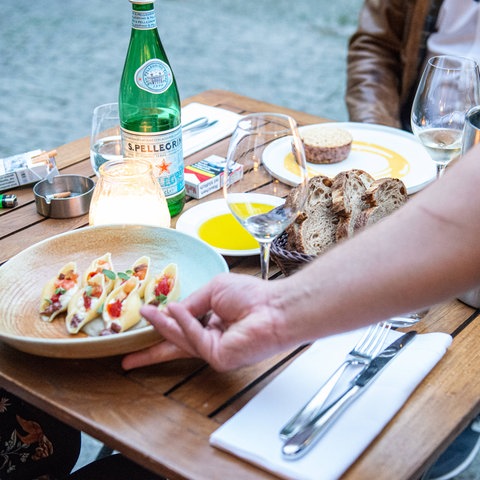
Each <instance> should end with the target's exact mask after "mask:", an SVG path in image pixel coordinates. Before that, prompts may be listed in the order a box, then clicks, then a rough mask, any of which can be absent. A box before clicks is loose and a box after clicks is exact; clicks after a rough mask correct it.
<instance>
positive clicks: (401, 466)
mask: <svg viewBox="0 0 480 480" xmlns="http://www.w3.org/2000/svg"><path fill="white" fill-rule="evenodd" d="M190 101H196V102H201V103H205V104H209V105H213V106H218V107H222V108H225V109H228V110H232V111H234V112H237V113H241V114H243V113H250V112H255V111H280V112H284V113H289V114H291V115H293V116H294V117H296V118H297V120H298V122H299V123H300V124H309V123H318V122H319V121H322V119H320V118H318V117H315V116H313V115H308V114H304V113H300V112H296V111H292V110H288V109H285V108H280V107H278V106H275V105H271V104H266V103H263V102H259V101H256V100H253V99H251V98H246V97H242V96H240V95H236V94H233V93H230V92H224V91H208V92H204V93H202V94H200V95H197V96H195V97H192V98H190V99H189V100H188V101H187V102H186V103H188V102H190ZM227 144H228V139H225V140H223V141H220V142H218V143H216V144H215V145H212V146H210V147H208V148H206V149H205V150H203V151H201V152H198V153H196V154H194V155H192V156H190V157H188V158H187V159H186V161H187V163H193V162H194V161H197V160H199V159H201V158H204V157H205V156H207V155H209V154H212V153H216V154H220V155H225V154H226V149H227ZM57 161H58V164H59V167H60V168H61V172H62V173H64V174H66V173H78V174H83V175H87V176H92V177H93V172H92V169H91V167H90V161H89V144H88V139H87V138H84V139H80V140H77V141H74V142H72V143H69V144H67V145H64V146H61V147H59V148H58V156H57ZM11 193H15V194H16V195H17V197H18V199H19V206H18V207H17V208H15V209H14V210H0V225H1V229H0V242H1V243H0V262H2V263H3V262H5V261H7V260H8V259H9V258H10V257H12V256H13V255H15V254H16V253H18V252H20V251H21V250H23V249H25V248H26V247H28V246H30V245H31V244H33V243H35V242H37V241H40V240H42V239H45V238H48V237H51V236H53V235H56V234H59V233H62V232H65V231H68V230H72V229H75V228H79V227H83V226H86V225H87V223H88V219H87V216H83V217H78V218H73V219H68V220H55V219H45V218H43V217H41V216H40V215H38V214H37V213H36V209H35V204H34V200H33V194H32V190H31V188H23V189H18V190H17V191H13V192H11ZM220 196H221V193H220V192H216V193H214V194H212V195H210V196H208V197H207V199H208V200H211V199H212V198H216V197H220ZM197 203H198V201H197V200H190V201H189V202H188V204H187V206H186V208H190V207H192V206H194V205H196V204H197ZM227 262H228V264H229V267H230V269H231V271H233V272H243V273H248V274H252V275H259V262H258V258H257V257H240V258H233V257H231V258H227ZM271 274H272V275H273V276H275V275H278V274H279V271H278V269H277V270H276V269H275V267H273V266H272V270H271ZM478 313H479V311H478V310H474V309H472V308H470V307H467V306H466V305H464V304H462V303H460V302H458V301H456V300H454V301H451V302H446V303H445V304H442V305H438V306H436V307H434V308H432V310H431V311H430V313H429V315H428V316H427V317H426V318H425V320H423V321H422V322H421V323H420V324H418V325H417V330H419V331H420V332H432V331H441V332H447V333H450V334H452V335H453V336H454V340H453V344H452V346H451V348H450V349H449V351H448V352H447V354H446V355H445V357H444V358H443V359H442V360H441V362H440V363H439V364H438V365H437V366H436V367H435V368H434V370H433V371H432V372H431V373H430V374H429V375H428V376H427V377H426V379H425V380H424V381H423V382H422V383H421V385H420V386H419V387H418V388H417V390H416V391H415V392H414V394H413V395H412V396H411V398H410V399H409V400H408V401H407V403H406V404H405V405H404V407H403V408H402V409H401V410H400V411H399V413H398V414H397V415H396V416H395V417H394V418H393V420H392V421H391V422H390V423H389V424H388V425H387V427H386V428H385V429H384V431H383V432H382V434H381V435H380V436H379V437H378V438H377V439H376V440H375V441H374V442H373V443H372V444H371V445H370V447H369V448H368V449H367V450H366V451H365V452H364V454H363V455H362V456H361V457H360V458H359V459H358V461H357V462H355V464H354V465H353V466H352V467H351V468H350V469H349V470H348V471H347V472H346V474H345V475H344V478H346V479H356V480H358V479H367V478H368V479H370V478H377V479H406V478H418V476H419V474H420V473H421V472H422V471H423V470H424V469H425V468H426V467H428V466H429V465H430V464H431V463H433V461H434V460H435V459H436V458H437V456H438V455H439V454H440V453H441V452H442V450H444V449H445V447H446V446H447V445H448V444H449V443H450V442H451V441H452V440H453V439H454V438H455V436H456V435H457V434H458V433H460V432H461V431H462V429H463V428H464V427H465V426H466V425H467V424H468V423H469V421H470V420H471V419H472V418H474V417H475V416H476V415H477V414H478V413H479V412H480V403H479V400H480V382H479V381H478V379H479V378H480V353H479V351H480V349H479V348H478V345H480V322H479V320H478ZM296 354H298V352H287V353H284V354H281V355H277V356H276V357H274V358H271V359H269V360H265V361H263V362H261V363H259V364H256V365H253V366H251V367H248V368H243V369H241V370H239V371H236V372H232V373H227V374H225V373H223V374H219V373H216V372H214V371H212V369H210V368H209V367H208V366H206V365H204V363H202V362H201V361H198V360H188V361H187V360H185V361H177V362H171V363H169V364H164V365H155V366H151V367H147V368H142V369H138V370H136V371H132V372H129V373H125V372H123V371H122V369H121V368H120V357H113V358H101V359H95V360H59V359H51V358H43V357H35V356H33V355H29V354H26V353H22V352H19V351H17V350H15V349H13V348H11V347H9V346H7V345H5V344H3V343H0V385H1V386H3V387H5V388H6V389H8V390H10V391H11V392H13V393H15V394H17V395H18V396H20V397H22V398H23V399H25V400H27V401H29V402H31V403H33V404H34V405H36V406H38V407H40V408H42V409H44V410H45V411H47V412H48V413H50V414H52V415H54V416H56V417H58V418H59V419H61V420H63V421H65V422H66V423H68V424H70V425H72V426H73V427H76V428H78V429H81V430H83V431H85V432H86V433H88V434H89V435H91V436H93V437H96V438H98V439H99V440H101V441H102V442H104V443H105V444H107V445H108V446H110V447H112V448H114V449H117V450H119V451H121V452H123V453H124V454H125V455H126V456H127V457H129V458H131V459H133V460H134V461H136V462H138V463H140V464H142V465H144V466H145V467H147V468H150V469H151V470H153V471H155V472H157V473H159V474H163V475H167V476H168V477H169V478H172V479H174V478H189V479H205V480H212V479H226V478H235V479H253V478H255V479H261V478H265V479H266V478H273V476H272V475H270V474H269V473H267V472H264V471H262V470H260V469H258V468H256V467H255V466H253V465H250V464H248V463H245V462H243V461H241V460H239V459H237V458H236V457H234V456H232V455H229V454H227V453H224V452H222V451H220V450H218V449H215V448H212V447H210V446H209V443H208V438H209V435H210V434H211V433H212V432H213V431H214V430H215V429H216V428H218V426H219V425H220V424H222V423H223V422H224V421H226V420H227V419H228V418H230V417H231V416H232V415H233V414H234V413H235V412H237V411H238V409H239V408H241V407H242V406H243V405H244V404H245V403H246V402H247V401H248V400H249V399H251V398H252V397H253V396H254V395H255V394H256V393H257V392H258V391H259V390H260V389H261V388H262V387H263V386H265V385H266V384H267V383H268V382H269V381H271V379H272V378H273V377H275V375H277V374H278V373H279V372H281V371H282V370H283V369H284V368H285V366H286V365H288V363H289V361H290V360H291V359H292V358H294V357H295V355H296Z"/></svg>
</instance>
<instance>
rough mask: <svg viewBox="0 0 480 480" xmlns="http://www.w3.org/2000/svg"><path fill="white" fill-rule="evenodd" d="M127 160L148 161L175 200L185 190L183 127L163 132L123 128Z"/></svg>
mask: <svg viewBox="0 0 480 480" xmlns="http://www.w3.org/2000/svg"><path fill="white" fill-rule="evenodd" d="M122 137H123V148H124V152H125V156H126V157H133V158H146V159H147V160H150V161H151V162H152V164H153V168H154V174H155V176H157V177H158V180H159V182H160V185H161V187H162V189H163V193H164V194H165V196H166V197H167V198H168V197H172V196H174V195H176V194H177V193H180V192H181V191H182V190H183V189H184V188H185V180H184V175H183V149H182V129H181V127H180V126H179V127H177V128H174V129H173V130H167V131H164V132H161V133H141V132H132V131H130V130H125V129H124V128H122Z"/></svg>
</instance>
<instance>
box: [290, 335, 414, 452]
mask: <svg viewBox="0 0 480 480" xmlns="http://www.w3.org/2000/svg"><path fill="white" fill-rule="evenodd" d="M416 334H417V332H415V331H412V332H408V333H405V334H404V335H402V336H401V337H400V338H398V339H397V340H395V341H394V342H393V343H392V344H390V345H389V346H388V347H387V348H385V349H384V350H383V351H382V352H381V353H380V354H379V355H378V356H376V357H375V358H374V359H373V360H372V361H371V362H370V364H369V366H368V367H367V368H366V369H364V370H363V371H362V372H360V373H359V374H358V375H357V376H356V377H355V378H354V379H353V380H352V382H351V384H350V387H349V388H348V389H347V390H346V391H345V393H343V394H342V395H341V396H340V397H339V398H338V399H336V400H335V401H334V402H333V403H331V404H330V405H328V406H327V407H326V408H324V409H323V410H322V411H320V412H319V413H318V414H317V415H315V416H314V417H313V419H312V420H311V421H310V422H308V423H307V424H306V425H305V427H303V428H302V429H301V430H300V431H299V432H298V433H296V434H295V435H293V436H292V437H291V438H289V439H288V440H287V441H286V442H285V443H284V444H283V447H282V453H283V456H284V458H285V459H288V460H295V459H297V458H300V457H301V456H303V455H304V454H305V453H307V452H308V450H309V449H310V447H312V445H314V444H315V442H316V441H317V440H318V439H319V438H321V436H322V435H323V434H324V433H325V432H326V431H327V430H328V428H329V427H330V426H331V425H332V424H333V423H334V422H335V420H336V419H337V418H338V417H339V416H340V415H341V414H342V413H343V412H344V411H345V410H346V408H347V407H348V406H349V405H350V404H351V403H352V402H353V400H355V399H356V398H357V397H358V396H359V395H360V394H361V393H362V392H363V391H364V390H365V387H367V386H368V385H370V384H371V382H372V380H373V379H374V378H375V377H376V376H377V375H378V374H379V373H380V372H381V371H382V370H383V368H384V367H385V365H387V363H388V362H390V360H392V359H393V358H394V357H395V356H396V355H398V353H399V352H401V351H402V350H403V347H405V346H406V345H407V344H408V343H409V342H410V341H411V340H412V339H413V338H414V337H415V335H416Z"/></svg>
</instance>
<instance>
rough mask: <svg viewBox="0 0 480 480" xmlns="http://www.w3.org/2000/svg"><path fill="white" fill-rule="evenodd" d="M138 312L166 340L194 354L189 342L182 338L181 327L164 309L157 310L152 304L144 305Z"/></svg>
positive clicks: (191, 354)
mask: <svg viewBox="0 0 480 480" xmlns="http://www.w3.org/2000/svg"><path fill="white" fill-rule="evenodd" d="M140 312H141V313H142V315H143V316H144V317H145V318H146V319H147V320H148V321H149V322H150V323H151V324H152V325H153V326H154V328H155V330H157V331H158V332H159V333H160V334H161V335H163V336H164V337H165V338H166V339H167V340H168V341H170V342H172V343H173V344H175V345H177V347H178V348H179V349H181V350H183V351H185V352H186V353H188V356H195V351H192V350H191V347H190V344H189V342H187V341H186V339H185V338H184V335H183V330H182V328H181V327H180V326H179V325H178V323H177V322H176V321H175V319H173V318H172V317H170V316H169V315H167V313H166V311H162V310H158V308H157V307H154V306H152V305H145V306H143V307H142V308H141V310H140ZM192 318H193V317H192ZM197 323H198V322H197Z"/></svg>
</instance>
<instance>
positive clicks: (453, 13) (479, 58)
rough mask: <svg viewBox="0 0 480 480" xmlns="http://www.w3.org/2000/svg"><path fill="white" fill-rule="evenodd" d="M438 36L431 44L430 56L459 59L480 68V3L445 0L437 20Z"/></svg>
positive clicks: (470, 0)
mask: <svg viewBox="0 0 480 480" xmlns="http://www.w3.org/2000/svg"><path fill="white" fill-rule="evenodd" d="M437 28H438V32H435V33H432V34H431V35H430V37H429V38H428V41H427V49H428V56H427V58H429V57H432V56H434V55H459V56H462V57H469V58H473V59H474V60H475V61H476V62H477V63H478V64H480V2H476V1H474V0H445V1H444V2H443V4H442V6H441V7H440V12H439V14H438V18H437Z"/></svg>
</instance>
